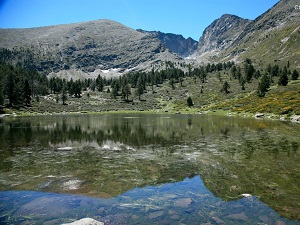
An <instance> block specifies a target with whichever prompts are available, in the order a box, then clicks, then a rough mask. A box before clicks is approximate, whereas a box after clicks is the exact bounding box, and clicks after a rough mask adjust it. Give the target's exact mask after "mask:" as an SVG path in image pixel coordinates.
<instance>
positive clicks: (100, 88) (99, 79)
mask: <svg viewBox="0 0 300 225" xmlns="http://www.w3.org/2000/svg"><path fill="white" fill-rule="evenodd" d="M96 86H97V90H98V91H99V92H102V91H103V88H104V83H103V78H102V77H101V76H100V75H98V77H97V78H96Z"/></svg>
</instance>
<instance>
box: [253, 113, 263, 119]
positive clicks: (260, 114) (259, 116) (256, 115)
mask: <svg viewBox="0 0 300 225" xmlns="http://www.w3.org/2000/svg"><path fill="white" fill-rule="evenodd" d="M254 117H255V118H261V117H264V114H263V113H256V114H255V116H254Z"/></svg>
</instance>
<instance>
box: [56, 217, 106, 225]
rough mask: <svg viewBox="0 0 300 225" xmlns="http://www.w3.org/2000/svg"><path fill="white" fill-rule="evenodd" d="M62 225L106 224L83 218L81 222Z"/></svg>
mask: <svg viewBox="0 0 300 225" xmlns="http://www.w3.org/2000/svg"><path fill="white" fill-rule="evenodd" d="M61 225H104V223H102V222H99V221H97V220H94V219H92V218H83V219H80V220H76V221H74V222H72V223H64V224H61Z"/></svg>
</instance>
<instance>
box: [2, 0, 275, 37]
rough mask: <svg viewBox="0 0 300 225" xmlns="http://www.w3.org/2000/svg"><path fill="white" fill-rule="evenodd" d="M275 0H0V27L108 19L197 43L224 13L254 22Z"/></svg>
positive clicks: (36, 25) (21, 26) (23, 26)
mask: <svg viewBox="0 0 300 225" xmlns="http://www.w3.org/2000/svg"><path fill="white" fill-rule="evenodd" d="M277 2H278V0H184V1H183V0H0V28H29V27H38V26H48V25H56V24H66V23H75V22H83V21H89V20H97V19H111V20H115V21H118V22H120V23H122V24H124V25H126V26H128V27H131V28H133V29H138V28H141V29H144V30H159V31H162V32H166V33H175V34H182V35H183V36H184V37H186V38H187V37H192V38H194V39H195V40H199V38H200V36H201V35H202V32H203V30H204V29H205V28H206V27H207V26H208V25H209V24H211V23H212V22H213V21H214V20H215V19H217V18H219V17H220V16H222V15H223V14H225V13H229V14H234V15H237V16H240V17H243V18H247V19H255V18H256V17H257V16H259V15H260V14H262V13H264V12H265V11H266V10H268V9H269V8H271V7H272V6H273V5H274V4H276V3H277Z"/></svg>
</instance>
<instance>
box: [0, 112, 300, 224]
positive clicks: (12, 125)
mask: <svg viewBox="0 0 300 225" xmlns="http://www.w3.org/2000/svg"><path fill="white" fill-rule="evenodd" d="M299 134H300V126H299V125H298V124H292V123H285V122H279V121H270V120H256V119H249V118H248V119H246V118H234V117H221V116H211V115H158V114H153V115H152V114H108V115H76V116H75V115H74V116H71V115H67V116H66V115H65V116H37V117H22V118H21V117H15V118H2V119H1V120H0V224H61V223H65V222H72V221H74V220H77V219H80V218H84V217H91V218H94V219H96V220H98V221H102V222H104V223H105V224H209V223H210V224H300V222H299V220H300V191H299V190H300V164H299V159H300V138H299Z"/></svg>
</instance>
